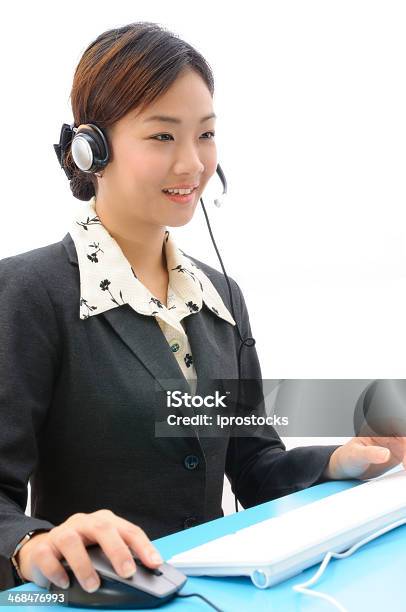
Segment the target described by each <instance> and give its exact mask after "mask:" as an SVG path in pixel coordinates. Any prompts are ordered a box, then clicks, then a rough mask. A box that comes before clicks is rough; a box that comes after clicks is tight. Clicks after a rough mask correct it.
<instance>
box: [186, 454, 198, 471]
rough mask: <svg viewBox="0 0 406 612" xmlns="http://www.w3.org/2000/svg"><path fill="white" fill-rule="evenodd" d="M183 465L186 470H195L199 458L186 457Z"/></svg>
mask: <svg viewBox="0 0 406 612" xmlns="http://www.w3.org/2000/svg"><path fill="white" fill-rule="evenodd" d="M183 464H184V466H185V468H186V469H187V470H195V469H196V468H197V466H198V465H199V457H198V456H197V455H186V457H185V458H184V460H183Z"/></svg>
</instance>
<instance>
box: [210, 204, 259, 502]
mask: <svg viewBox="0 0 406 612" xmlns="http://www.w3.org/2000/svg"><path fill="white" fill-rule="evenodd" d="M200 203H201V205H202V209H203V213H204V217H205V219H206V224H207V229H208V230H209V234H210V238H211V241H212V243H213V246H214V249H215V251H216V254H217V257H218V260H219V262H220V265H221V269H222V270H223V274H224V277H225V279H226V282H227V287H228V294H229V296H230V304H231V311H232V313H233V317H234V320H235V326H236V328H237V331H238V335H239V336H240V341H241V344H240V348H239V349H238V384H240V379H241V351H242V347H243V346H247V347H251V346H255V338H251V337H250V336H247V337H246V338H243V337H242V334H241V332H240V328H239V327H238V323H237V317H236V316H235V312H234V302H233V296H232V292H231V285H230V280H229V278H228V276H227V272H226V269H225V267H224V264H223V260H222V259H221V255H220V253H219V250H218V248H217V244H216V241H215V240H214V236H213V232H212V230H211V227H210V222H209V217H208V215H207V212H206V207H205V205H204V202H203V198H200ZM238 394H239V392H238ZM234 502H235V511H236V512H238V499H237V496H236V494H235V493H234Z"/></svg>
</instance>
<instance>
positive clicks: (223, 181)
mask: <svg viewBox="0 0 406 612" xmlns="http://www.w3.org/2000/svg"><path fill="white" fill-rule="evenodd" d="M216 172H217V174H218V176H219V178H220V181H221V184H222V186H223V193H222V194H221V195H220V196H218V198H215V200H214V205H215V206H217V208H220V206H221V205H222V204H224V196H225V195H226V193H227V180H226V176H225V174H224V172H223V169H222V167H221V166H220V164H217V168H216Z"/></svg>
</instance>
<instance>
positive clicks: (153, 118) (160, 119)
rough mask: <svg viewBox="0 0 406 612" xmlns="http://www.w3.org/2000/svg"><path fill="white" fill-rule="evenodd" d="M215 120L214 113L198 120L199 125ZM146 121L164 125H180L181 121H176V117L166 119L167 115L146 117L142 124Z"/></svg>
mask: <svg viewBox="0 0 406 612" xmlns="http://www.w3.org/2000/svg"><path fill="white" fill-rule="evenodd" d="M216 118H217V115H216V113H211V114H210V115H206V117H202V118H201V119H200V123H204V122H205V121H208V120H209V119H216ZM147 121H162V122H166V123H182V120H181V119H178V118H177V117H168V115H152V117H147V119H144V123H146V122H147Z"/></svg>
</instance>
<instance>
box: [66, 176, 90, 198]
mask: <svg viewBox="0 0 406 612" xmlns="http://www.w3.org/2000/svg"><path fill="white" fill-rule="evenodd" d="M70 188H71V191H72V193H73V195H74V196H75V198H77V199H78V200H90V198H92V197H93V196H94V195H95V194H96V192H95V189H94V184H93V181H92V179H91V178H90V176H88V175H86V174H85V173H84V172H76V173H75V174H74V175H73V177H72V178H71V180H70Z"/></svg>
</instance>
